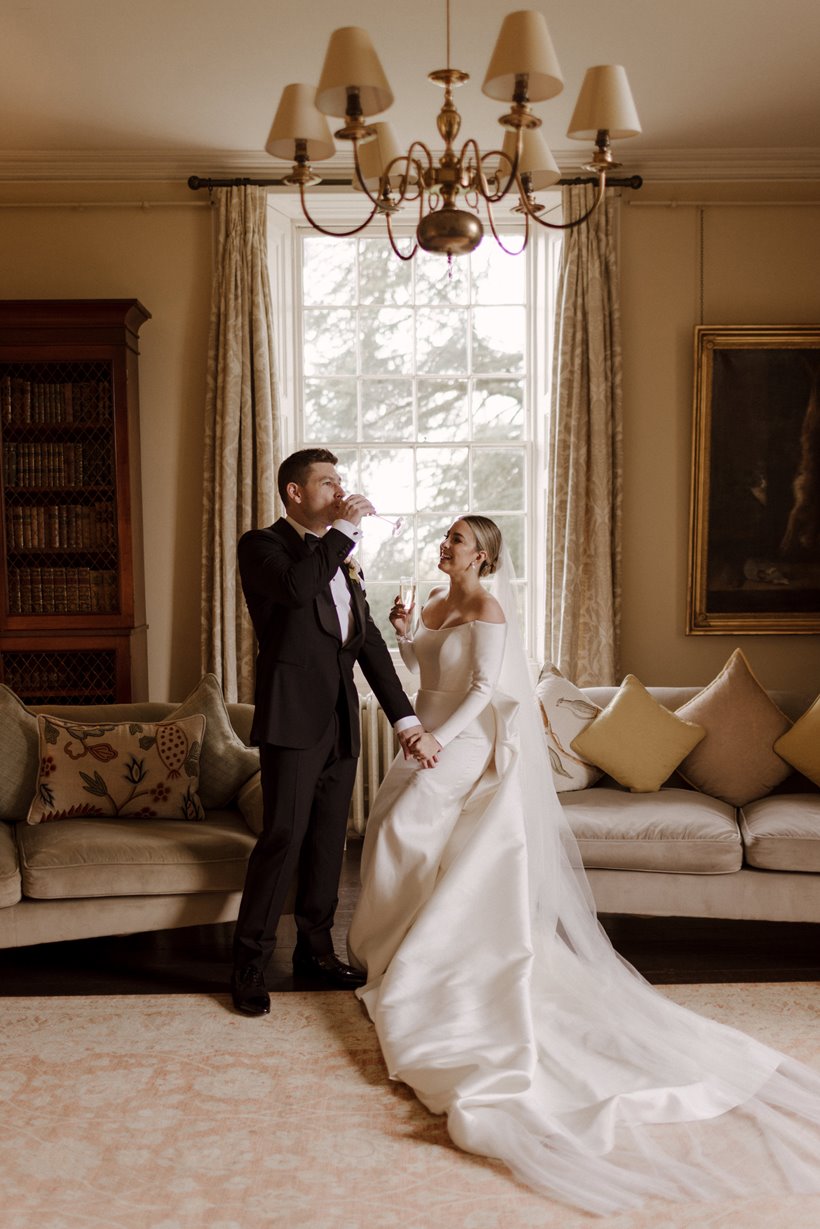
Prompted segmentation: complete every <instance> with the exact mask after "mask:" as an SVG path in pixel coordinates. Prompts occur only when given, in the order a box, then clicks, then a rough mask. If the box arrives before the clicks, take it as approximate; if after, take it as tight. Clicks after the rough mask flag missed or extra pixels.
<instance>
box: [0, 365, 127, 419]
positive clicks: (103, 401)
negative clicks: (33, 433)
mask: <svg viewBox="0 0 820 1229" xmlns="http://www.w3.org/2000/svg"><path fill="white" fill-rule="evenodd" d="M0 413H1V414H2V417H3V422H4V424H6V425H7V426H26V425H28V424H29V423H75V422H83V423H87V422H108V421H109V420H110V418H111V385H110V383H108V381H106V380H25V379H22V378H21V377H19V376H8V375H6V376H3V377H2V379H0Z"/></svg>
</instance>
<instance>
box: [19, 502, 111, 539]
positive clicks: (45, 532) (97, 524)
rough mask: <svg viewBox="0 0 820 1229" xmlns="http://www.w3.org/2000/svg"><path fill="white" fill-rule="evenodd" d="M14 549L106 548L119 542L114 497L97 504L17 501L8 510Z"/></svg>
mask: <svg viewBox="0 0 820 1229" xmlns="http://www.w3.org/2000/svg"><path fill="white" fill-rule="evenodd" d="M6 539H7V542H6V545H7V546H8V548H9V549H11V550H15V549H16V550H106V549H109V548H111V547H113V546H115V545H116V542H117V527H116V523H115V521H114V505H113V503H112V502H111V501H110V500H103V501H100V502H98V503H95V504H17V505H10V506H8V507H7V509H6Z"/></svg>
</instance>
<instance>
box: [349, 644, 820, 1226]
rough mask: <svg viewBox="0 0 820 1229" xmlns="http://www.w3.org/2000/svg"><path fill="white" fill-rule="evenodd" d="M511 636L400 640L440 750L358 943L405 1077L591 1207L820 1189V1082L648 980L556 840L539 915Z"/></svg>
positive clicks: (392, 830) (367, 906) (531, 1178)
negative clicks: (507, 690)
mask: <svg viewBox="0 0 820 1229" xmlns="http://www.w3.org/2000/svg"><path fill="white" fill-rule="evenodd" d="M505 633H506V627H505V626H504V625H501V624H488V623H468V624H463V625H460V626H455V627H451V628H445V629H441V630H438V631H433V630H431V629H428V628H426V627H425V626H424V624H423V622H420V623H419V626H418V629H417V632H416V635H415V640H414V643H413V645H412V646H404V648H403V655H404V656H405V659H406V660H407V661H408V664H409V663H410V662H412V661H415V663H416V664H417V665H418V666H419V667H420V671H421V690H420V691H419V693H418V697H417V700H416V711H417V713H418V716H419V719H420V720H421V721H422V722H423V724H424V725H425V727H426V728H427V729H431V730H432V731H433V732H434V733H436V734H437V736H439V733H440V734H441V737H440V738H439V741H440V742H442V743H443V744H444V749H443V751H442V752H441V754H440V757H439V763H438V765H437V766H436V767H435V768H433V769H420V768H418V766H417V765H416V764H415V762H413V761H409V762H406V761H405V760H404V759H403V758H402V757H401V755H400V756H399V757H398V758H397V759H396V761H395V762H394V763H393V765H392V766H391V768H390V770H389V772H388V774H387V776H386V778H385V781H384V783H383V785H382V788H381V790H380V792H379V795H378V798H377V799H376V802H375V805H374V808H373V811H372V813H371V816H370V819H369V822H368V827H367V833H366V837H365V842H364V849H363V853H362V890H361V895H360V898H359V902H358V905H357V907H356V911H355V914H354V917H353V921H352V924H351V927H350V933H349V937H348V945H349V951H350V958H351V960H352V961H353V963H354V964H356V965H357V966H358V967H360V968H362V969H366V971H367V978H368V980H367V984H366V985H365V986H364V987H363V988H362V990H360V991H359V992H358V993H359V996H360V998H361V999H362V1000H363V1002H364V1003H365V1005H366V1007H367V1011H368V1013H369V1015H370V1017H371V1019H372V1020H373V1022H374V1024H375V1026H376V1029H377V1033H378V1037H379V1041H380V1044H381V1048H382V1050H383V1053H384V1057H385V1062H386V1065H387V1069H388V1071H389V1073H390V1075H391V1077H392V1078H394V1079H398V1080H402V1081H403V1082H404V1083H406V1084H408V1085H410V1086H411V1087H412V1088H413V1089H414V1090H415V1092H416V1094H417V1095H418V1097H419V1098H420V1100H421V1101H422V1102H423V1103H424V1104H425V1105H426V1106H427V1107H428V1108H429V1109H430V1110H432V1111H433V1112H435V1113H446V1114H447V1117H448V1129H449V1132H450V1135H451V1137H452V1139H453V1140H454V1142H455V1143H456V1144H457V1145H459V1146H460V1147H462V1148H464V1149H465V1150H467V1151H471V1152H476V1153H480V1154H484V1155H489V1156H493V1157H499V1158H501V1159H502V1160H504V1161H506V1162H507V1164H508V1165H510V1167H511V1168H512V1169H513V1170H514V1172H515V1173H516V1174H517V1175H518V1176H519V1177H522V1178H523V1179H524V1180H525V1181H527V1182H528V1183H530V1184H531V1185H532V1186H534V1187H536V1188H538V1189H541V1190H544V1191H545V1192H547V1193H549V1194H551V1195H554V1196H557V1197H560V1198H563V1199H565V1200H567V1201H569V1202H571V1203H574V1204H578V1205H579V1206H581V1207H584V1208H587V1209H589V1210H590V1211H594V1212H598V1213H609V1212H613V1211H616V1210H619V1209H621V1208H625V1207H631V1206H635V1205H637V1204H639V1203H641V1202H643V1201H644V1200H645V1199H647V1198H649V1197H653V1196H660V1197H665V1198H671V1199H721V1198H729V1197H737V1196H739V1195H745V1194H748V1193H749V1191H750V1190H752V1189H754V1188H755V1187H756V1188H757V1189H761V1190H764V1191H766V1192H768V1193H773V1192H774V1191H777V1190H800V1191H810V1192H815V1191H818V1190H820V1130H818V1127H820V1077H818V1075H817V1073H813V1072H812V1071H810V1070H808V1069H807V1068H801V1067H799V1066H798V1065H797V1064H795V1063H793V1062H791V1061H790V1060H787V1059H784V1057H783V1056H782V1055H780V1054H778V1053H777V1052H775V1051H774V1050H772V1049H770V1048H768V1047H766V1046H764V1045H762V1044H760V1043H758V1042H756V1041H754V1040H752V1039H751V1038H749V1037H746V1036H744V1035H743V1034H741V1033H738V1032H736V1031H735V1030H732V1029H728V1028H726V1027H724V1026H722V1025H719V1024H717V1023H715V1022H713V1021H709V1020H707V1019H704V1018H702V1017H699V1016H697V1015H695V1014H694V1013H691V1012H689V1011H687V1010H686V1009H684V1008H680V1007H677V1006H676V1005H674V1004H672V1003H671V1002H670V1001H669V1000H668V999H666V998H665V997H664V996H663V995H662V994H659V993H658V992H656V991H654V990H653V989H652V988H651V987H649V986H648V985H647V984H646V983H645V982H644V981H643V980H642V979H641V978H640V976H639V975H638V974H637V973H636V972H635V971H634V970H632V969H631V968H629V966H626V965H625V963H624V962H623V961H621V959H620V957H618V956H617V955H616V953H615V952H614V951H613V950H612V949H611V947H610V946H609V943H608V940H607V939H606V936H605V935H604V933H603V931H602V930H601V929H600V927H598V925H597V922H596V921H595V919H594V914H593V913H591V911H590V908H589V902H588V898H587V897H586V895H585V894H584V881H583V876H582V875H581V879H580V881H578V882H576V880H577V877H578V875H579V871H578V868H577V865H575V864H574V861H575V859H574V858H573V856H572V850H571V849H570V853H569V854H567V853H566V852H563V851H562V849H561V846H560V845H559V844H558V843H556V842H554V841H553V837H552V836H551V835H550V836H549V840H550V841H551V842H552V843H551V844H550V850H551V852H550V862H551V865H552V870H551V871H550V890H549V894H550V895H551V896H552V895H554V896H556V897H560V899H561V905H560V908H559V906H558V905H557V904H556V905H555V913H554V916H549V915H550V910H551V908H552V906H550V905H549V904H548V905H547V906H546V907H544V908H542V909H541V913H543V914H544V917H545V920H544V924H543V926H542V925H541V922H540V921H539V919H540V917H541V913H535V915H534V910H533V901H532V897H533V895H534V889H533V886H532V881H531V878H530V876H531V873H532V869H533V858H534V857H535V856H536V855H535V854H534V853H533V850H532V845H533V843H534V842H535V840H537V839H538V838H537V835H534V831H535V830H534V829H533V827H532V823H531V821H532V816H530V826H529V828H528V823H527V820H526V806H525V801H524V799H525V797H526V790H525V789H523V788H522V775H523V774H522V772H521V771H520V768H521V763H520V760H519V746H518V741H519V740H518V725H519V717H520V714H519V713H518V712H517V708H518V706H517V705H516V703H515V702H513V701H512V700H511V699H510V697H509V696H507V695H504V694H503V693H501V692H499V691H498V690H495V689H494V687H495V682H496V680H497V679H498V677H499V671H500V670H501V661H502V657H503V654H504V641H505ZM542 792H543V794H544V796H543V797H542V798H539V799H538V824H539V825H540V824H543V832H544V833H545V834H551V832H552V830H553V829H554V830H555V831H561V827H562V824H565V821H564V819H563V816H562V813H561V807H560V803H559V802H558V799H557V795H556V794H555V791H554V789H553V788H552V784H551V780H550V781H549V782H548V784H545V785H543V786H542ZM528 805H530V806H532V803H531V802H530V803H529V804H528ZM556 808H557V809H556ZM562 839H563V840H565V841H566V840H567V838H566V837H565V836H564V837H562ZM538 856H540V854H539V855H538ZM539 874H540V872H539ZM553 877H554V878H553ZM542 878H543V876H542ZM539 908H541V907H539ZM534 930H537V931H538V933H534ZM737 1107H742V1108H737ZM729 1111H732V1112H729ZM657 1124H677V1125H675V1126H671V1125H667V1126H659V1125H657ZM683 1124H695V1125H683Z"/></svg>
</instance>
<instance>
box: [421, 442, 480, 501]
mask: <svg viewBox="0 0 820 1229" xmlns="http://www.w3.org/2000/svg"><path fill="white" fill-rule="evenodd" d="M467 457H468V453H467V449H466V448H424V449H419V452H418V457H417V460H416V498H417V501H418V507H419V510H420V511H424V512H430V511H440V512H444V513H447V512H450V511H452V509H453V508H459V509H461V511H463V510H464V509H465V508H466V507H467V503H468V494H469V493H468V464H467Z"/></svg>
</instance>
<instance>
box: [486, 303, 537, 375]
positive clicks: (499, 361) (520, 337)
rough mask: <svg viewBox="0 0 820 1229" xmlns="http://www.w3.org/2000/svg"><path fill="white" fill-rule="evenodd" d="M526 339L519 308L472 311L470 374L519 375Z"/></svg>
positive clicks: (487, 308) (523, 318)
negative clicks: (504, 373) (471, 369)
mask: <svg viewBox="0 0 820 1229" xmlns="http://www.w3.org/2000/svg"><path fill="white" fill-rule="evenodd" d="M526 336H527V320H526V311H525V309H524V308H523V307H476V308H475V309H474V311H473V371H476V372H479V371H495V372H499V373H502V372H507V371H510V372H519V371H522V372H523V370H524V346H525V342H526Z"/></svg>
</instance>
